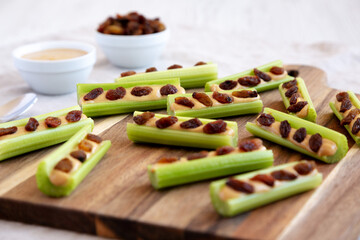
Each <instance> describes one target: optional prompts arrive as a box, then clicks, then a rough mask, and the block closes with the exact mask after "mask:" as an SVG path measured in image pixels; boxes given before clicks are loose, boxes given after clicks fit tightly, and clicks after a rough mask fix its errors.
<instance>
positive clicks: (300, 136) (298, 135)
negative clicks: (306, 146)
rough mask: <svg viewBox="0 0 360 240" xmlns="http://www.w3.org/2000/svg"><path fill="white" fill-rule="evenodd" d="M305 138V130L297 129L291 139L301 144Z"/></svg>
mask: <svg viewBox="0 0 360 240" xmlns="http://www.w3.org/2000/svg"><path fill="white" fill-rule="evenodd" d="M305 137H306V129H305V128H299V129H298V130H296V132H295V133H294V136H293V139H294V140H295V141H297V142H298V143H301V142H302V141H304V139H305Z"/></svg>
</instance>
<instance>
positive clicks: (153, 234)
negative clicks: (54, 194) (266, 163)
mask: <svg viewBox="0 0 360 240" xmlns="http://www.w3.org/2000/svg"><path fill="white" fill-rule="evenodd" d="M288 69H298V70H299V71H300V75H301V76H302V77H303V78H304V79H305V82H306V84H307V87H308V90H309V92H310V95H311V98H312V100H313V102H314V105H315V107H316V110H317V112H318V123H319V124H321V125H325V126H327V127H329V128H331V129H335V130H337V131H339V132H341V133H343V134H345V135H346V136H347V137H348V140H349V147H350V150H349V153H348V154H347V156H346V157H345V158H344V159H343V160H342V161H341V162H340V163H338V164H331V165H328V164H323V163H321V162H319V161H317V165H318V169H319V170H320V172H322V173H323V174H324V182H323V184H322V185H321V186H320V187H318V188H317V189H316V190H314V191H310V192H307V193H304V194H300V195H297V196H294V197H291V198H288V199H285V200H282V201H279V202H277V203H273V204H270V205H268V206H265V207H262V208H259V209H256V210H253V211H251V212H248V213H244V214H241V215H239V216H237V217H233V218H223V217H220V216H219V215H218V214H217V213H216V212H215V210H214V209H213V207H212V205H211V203H210V198H209V189H208V188H209V183H210V181H203V182H200V183H194V184H188V185H185V186H180V187H176V188H172V189H167V190H163V191H156V190H154V189H153V188H152V187H151V185H150V182H149V180H148V176H147V173H146V166H147V165H148V164H150V163H154V162H156V161H157V160H158V159H159V158H160V157H162V156H178V157H180V156H183V155H187V154H189V153H191V152H194V151H195V150H191V149H185V148H180V147H166V146H160V145H149V144H134V143H132V142H131V141H129V140H128V138H127V136H126V123H127V122H129V121H131V116H129V115H122V116H112V117H109V118H100V119H96V124H95V125H96V128H95V131H96V132H97V133H101V134H100V135H101V136H102V137H103V138H104V139H110V140H111V141H112V144H113V145H112V147H111V148H110V150H109V152H108V153H107V155H105V157H104V159H103V160H102V161H101V162H100V163H99V164H98V165H97V166H96V167H95V168H94V170H93V171H92V172H91V173H90V174H89V175H88V176H87V177H86V178H85V180H84V181H83V183H81V184H80V186H79V187H78V188H77V189H76V190H75V191H74V192H73V194H72V195H71V196H69V197H66V198H60V199H55V198H49V197H47V196H45V195H43V194H42V193H41V192H39V191H38V189H37V187H36V181H35V172H36V169H37V165H38V163H39V161H40V160H41V158H42V157H43V156H44V155H46V154H48V153H49V152H50V151H52V150H54V148H55V147H56V146H55V147H50V148H47V149H43V150H39V151H35V152H33V153H30V154H27V155H23V156H20V157H16V158H13V159H10V160H7V161H3V162H1V163H0V166H1V167H0V218H2V219H6V220H15V221H21V222H26V223H31V224H40V225H46V226H51V227H56V228H62V229H68V230H72V231H78V232H83V233H88V234H94V235H100V236H107V237H120V238H125V239H135V238H136V239H138V238H140V239H194V238H196V239H209V238H218V239H237V238H246V239H275V238H280V239H309V238H314V239H316V238H318V239H320V238H322V239H340V238H341V239H344V238H346V239H349V238H356V237H357V236H358V234H359V233H360V224H359V222H360V214H359V212H360V198H359V197H358V196H359V194H360V184H359V182H360V174H359V172H360V164H358V163H357V162H358V161H359V159H358V157H357V154H359V151H358V147H357V146H355V145H354V141H353V140H352V139H351V138H350V137H349V134H348V133H347V132H346V130H345V129H344V128H343V127H340V126H339V121H338V120H337V118H336V117H335V116H334V115H333V114H332V112H331V110H330V107H329V106H328V103H329V101H333V99H334V96H335V94H336V93H337V92H338V91H337V90H334V89H330V88H328V87H327V86H326V76H325V73H324V72H323V71H321V70H320V69H317V68H314V67H309V66H288ZM261 98H262V100H263V102H264V105H265V106H266V107H272V108H274V109H277V110H281V111H284V110H285V108H284V106H283V103H282V100H281V97H280V94H279V93H278V90H277V89H275V90H273V91H269V92H265V93H261ZM255 117H256V115H249V116H243V117H236V118H229V119H228V120H236V121H237V122H238V123H239V138H240V139H241V138H245V137H249V136H250V134H249V133H248V132H247V131H246V130H245V127H244V126H245V123H246V122H247V121H253V120H254V119H255ZM264 143H265V145H266V146H267V147H268V148H270V149H272V150H273V151H274V155H275V165H278V164H282V163H286V162H289V161H295V160H300V159H304V158H307V157H305V156H302V155H301V154H299V153H297V152H294V151H292V150H288V149H285V148H283V147H281V146H278V145H275V144H272V143H271V142H268V141H264Z"/></svg>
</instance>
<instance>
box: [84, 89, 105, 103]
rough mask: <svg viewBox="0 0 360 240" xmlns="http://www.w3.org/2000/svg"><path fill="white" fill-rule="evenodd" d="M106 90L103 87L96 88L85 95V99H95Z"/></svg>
mask: <svg viewBox="0 0 360 240" xmlns="http://www.w3.org/2000/svg"><path fill="white" fill-rule="evenodd" d="M103 92H104V89H102V88H95V89H93V90H91V91H90V92H89V93H87V94H86V95H85V96H84V100H85V101H89V100H94V99H95V98H97V97H98V96H100V95H101V94H102V93H103Z"/></svg>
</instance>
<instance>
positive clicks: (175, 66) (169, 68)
mask: <svg viewBox="0 0 360 240" xmlns="http://www.w3.org/2000/svg"><path fill="white" fill-rule="evenodd" d="M177 68H182V66H181V65H177V64H174V65H171V66H170V67H168V68H167V69H168V70H171V69H177Z"/></svg>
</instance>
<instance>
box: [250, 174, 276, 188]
mask: <svg viewBox="0 0 360 240" xmlns="http://www.w3.org/2000/svg"><path fill="white" fill-rule="evenodd" d="M250 180H251V181H257V182H262V183H264V184H266V185H268V186H270V187H273V186H274V183H275V179H274V178H273V177H272V176H270V175H266V174H258V175H255V176H253V177H252V178H250Z"/></svg>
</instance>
